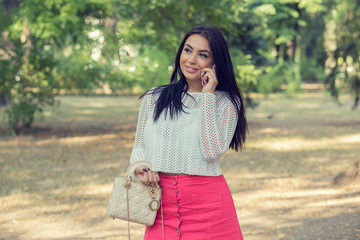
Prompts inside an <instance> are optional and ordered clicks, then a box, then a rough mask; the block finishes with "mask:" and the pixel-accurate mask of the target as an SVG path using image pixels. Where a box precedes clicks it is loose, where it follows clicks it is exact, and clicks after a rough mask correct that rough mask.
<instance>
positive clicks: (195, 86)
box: [187, 81, 203, 92]
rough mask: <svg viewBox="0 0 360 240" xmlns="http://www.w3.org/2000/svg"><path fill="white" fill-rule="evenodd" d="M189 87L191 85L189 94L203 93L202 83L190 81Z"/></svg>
mask: <svg viewBox="0 0 360 240" xmlns="http://www.w3.org/2000/svg"><path fill="white" fill-rule="evenodd" d="M187 83H188V85H189V89H188V92H201V91H202V88H203V87H202V86H201V82H199V83H198V82H196V83H194V82H190V81H187Z"/></svg>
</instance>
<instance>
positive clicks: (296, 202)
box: [0, 92, 360, 240]
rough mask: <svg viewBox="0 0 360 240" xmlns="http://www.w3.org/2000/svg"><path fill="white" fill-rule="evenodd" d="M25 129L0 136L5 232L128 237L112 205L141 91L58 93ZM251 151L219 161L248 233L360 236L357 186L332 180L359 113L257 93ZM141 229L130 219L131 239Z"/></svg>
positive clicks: (320, 101)
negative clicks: (55, 104) (55, 103)
mask: <svg viewBox="0 0 360 240" xmlns="http://www.w3.org/2000/svg"><path fill="white" fill-rule="evenodd" d="M59 100H60V101H61V105H60V107H59V109H57V110H56V111H55V112H52V111H51V110H50V109H47V110H46V111H45V112H44V117H43V118H42V119H40V120H38V121H37V122H36V123H35V124H34V126H33V128H32V129H29V130H28V131H27V132H25V133H24V134H23V135H22V136H19V137H15V136H6V135H1V136H0V239H7V240H15V239H19V240H20V239H21V240H22V239H44V240H45V239H65V240H67V239H69V240H70V239H107V240H110V239H127V237H126V234H127V230H126V223H125V222H122V221H116V220H115V221H113V220H111V219H110V218H109V217H108V216H107V215H106V206H107V201H108V198H109V194H110V191H111V188H112V182H113V179H114V177H115V176H116V175H122V174H123V173H124V171H125V170H126V167H127V166H128V159H129V155H130V152H131V148H132V144H133V139H134V136H135V129H136V119H137V113H138V108H139V105H140V101H139V100H137V98H136V97H91V98H87V97H69V96H66V97H65V96H63V97H59ZM257 101H259V103H260V104H259V106H258V107H257V108H255V109H248V111H247V116H248V120H249V129H250V136H249V140H248V142H247V147H246V150H245V151H244V152H242V153H237V152H234V151H232V150H229V151H227V153H226V154H225V155H224V156H223V160H222V169H223V173H224V175H225V177H226V178H227V180H228V183H229V186H230V189H231V191H232V193H233V198H234V202H235V206H236V208H237V213H238V217H239V222H240V225H241V227H242V230H243V234H244V236H245V239H247V240H252V239H356V238H360V232H359V229H360V226H359V221H358V219H359V217H360V190H359V185H358V184H356V183H354V184H350V185H346V186H334V185H333V184H332V180H333V178H334V176H336V175H337V174H338V173H339V172H341V171H343V170H345V169H347V168H348V167H350V166H351V164H352V163H353V162H355V161H357V160H358V159H359V156H360V113H359V110H356V111H351V110H350V108H351V105H352V100H351V98H350V97H349V96H348V95H343V96H342V98H341V99H340V101H341V102H342V105H341V106H338V105H336V104H335V103H333V102H332V101H331V99H330V98H328V97H327V96H326V95H324V94H323V93H322V92H317V93H303V94H300V95H298V96H297V97H296V98H292V99H289V98H286V97H285V96H284V95H282V94H274V95H270V96H269V97H268V98H263V97H261V96H259V97H257ZM143 230H144V228H143V227H142V226H139V225H136V224H133V225H132V234H133V237H134V239H141V237H142V234H143Z"/></svg>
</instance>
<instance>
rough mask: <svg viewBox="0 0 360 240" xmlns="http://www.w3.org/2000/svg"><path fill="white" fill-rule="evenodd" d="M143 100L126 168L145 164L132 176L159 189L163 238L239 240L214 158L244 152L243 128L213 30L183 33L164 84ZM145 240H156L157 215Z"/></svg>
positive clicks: (223, 51)
mask: <svg viewBox="0 0 360 240" xmlns="http://www.w3.org/2000/svg"><path fill="white" fill-rule="evenodd" d="M143 96H145V97H144V99H143V101H142V104H141V107H140V112H139V119H138V125H137V130H136V137H135V143H134V147H133V150H132V153H131V157H130V162H135V161H141V160H143V161H148V162H151V163H152V167H153V169H147V168H144V167H138V168H137V169H136V174H137V175H138V177H139V179H140V181H141V182H143V183H154V182H158V183H159V185H160V186H161V187H162V191H163V196H162V199H163V218H164V233H165V239H167V240H171V239H181V240H201V239H211V240H216V239H219V240H220V239H224V240H237V239H243V237H242V233H241V230H240V226H239V223H238V219H237V215H236V211H235V207H234V203H233V199H232V197H231V193H230V191H229V188H228V185H227V183H226V180H225V178H224V176H223V175H222V173H221V169H220V158H221V156H222V155H223V154H224V153H225V151H226V150H227V149H228V148H232V149H234V150H236V151H238V150H242V149H243V147H244V143H245V138H246V131H247V122H246V117H245V112H244V107H243V100H242V96H241V93H240V91H239V88H238V86H237V84H236V81H235V75H234V70H233V66H232V62H231V59H230V54H229V51H228V47H227V44H226V41H225V39H224V37H223V35H222V34H221V33H220V31H219V30H218V29H216V28H215V27H213V26H199V27H195V28H193V29H192V30H191V31H190V32H189V33H187V34H186V36H185V37H184V39H183V41H182V43H181V44H180V47H179V50H178V52H177V55H176V59H175V69H174V72H173V74H172V76H171V80H170V84H168V85H165V86H160V87H156V88H152V89H151V90H149V91H148V92H147V93H146V94H144V95H143ZM144 239H145V240H148V239H149V240H157V239H162V224H161V214H160V211H158V214H157V216H156V219H155V223H154V225H153V226H151V227H146V231H145V236H144Z"/></svg>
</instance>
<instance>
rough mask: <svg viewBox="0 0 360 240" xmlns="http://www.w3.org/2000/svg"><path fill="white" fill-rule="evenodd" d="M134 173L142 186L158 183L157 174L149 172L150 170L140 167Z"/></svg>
mask: <svg viewBox="0 0 360 240" xmlns="http://www.w3.org/2000/svg"><path fill="white" fill-rule="evenodd" d="M135 172H136V175H137V176H138V178H139V180H140V182H142V183H143V184H149V183H158V182H159V181H160V178H159V174H158V173H157V172H154V171H151V169H150V168H147V167H144V166H140V167H137V168H136V171H135Z"/></svg>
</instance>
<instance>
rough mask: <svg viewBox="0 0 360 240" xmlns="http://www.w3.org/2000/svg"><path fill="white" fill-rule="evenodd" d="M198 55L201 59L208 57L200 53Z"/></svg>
mask: <svg viewBox="0 0 360 240" xmlns="http://www.w3.org/2000/svg"><path fill="white" fill-rule="evenodd" d="M199 55H200V57H202V58H207V57H208V55H206V54H204V53H200V54H199Z"/></svg>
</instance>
